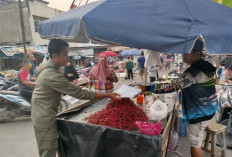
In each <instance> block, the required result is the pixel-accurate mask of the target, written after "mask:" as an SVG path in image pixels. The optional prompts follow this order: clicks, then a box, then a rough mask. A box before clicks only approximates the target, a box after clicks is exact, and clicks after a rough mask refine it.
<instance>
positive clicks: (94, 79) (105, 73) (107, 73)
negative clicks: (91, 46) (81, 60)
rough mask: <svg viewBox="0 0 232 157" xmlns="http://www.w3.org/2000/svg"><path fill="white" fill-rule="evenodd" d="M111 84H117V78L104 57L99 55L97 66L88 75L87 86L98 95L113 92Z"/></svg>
mask: <svg viewBox="0 0 232 157" xmlns="http://www.w3.org/2000/svg"><path fill="white" fill-rule="evenodd" d="M113 82H118V77H117V75H116V74H115V72H114V70H113V68H110V67H109V65H108V62H107V56H106V55H100V56H99V58H98V62H97V65H95V66H94V67H93V68H92V69H91V71H90V73H89V86H90V88H91V89H92V90H94V91H96V92H100V93H109V92H112V91H113V88H114V84H113Z"/></svg>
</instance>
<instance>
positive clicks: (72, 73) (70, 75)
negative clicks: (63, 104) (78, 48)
mask: <svg viewBox="0 0 232 157" xmlns="http://www.w3.org/2000/svg"><path fill="white" fill-rule="evenodd" d="M64 76H65V77H66V79H67V80H68V81H69V82H72V83H73V84H74V85H75V84H77V80H78V79H79V75H78V73H77V71H76V69H75V68H74V67H73V65H72V62H71V61H70V60H69V61H68V62H67V63H66V66H65V68H64Z"/></svg>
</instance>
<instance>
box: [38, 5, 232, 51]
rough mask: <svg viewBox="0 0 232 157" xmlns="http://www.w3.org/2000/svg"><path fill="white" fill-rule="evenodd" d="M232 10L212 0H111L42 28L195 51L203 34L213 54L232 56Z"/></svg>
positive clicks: (46, 34)
mask: <svg viewBox="0 0 232 157" xmlns="http://www.w3.org/2000/svg"><path fill="white" fill-rule="evenodd" d="M231 18H232V9H230V8H228V7H226V6H223V5H220V4H218V3H215V2H213V1H211V0H105V1H98V2H94V3H90V4H87V5H85V6H82V7H78V8H75V9H73V10H70V11H68V12H65V13H63V14H60V15H58V16H56V17H54V18H52V19H50V20H47V21H45V22H42V23H41V24H40V32H39V33H40V35H41V37H43V38H57V37H58V38H63V39H69V40H72V41H76V42H89V39H92V40H93V41H101V42H106V43H113V44H120V45H124V46H128V47H134V48H139V49H140V48H142V49H149V50H154V51H158V52H167V53H183V54H186V53H189V52H190V50H191V49H192V47H193V44H194V42H195V41H196V39H197V38H199V37H200V36H201V37H202V38H203V40H204V41H205V47H206V50H207V51H208V52H210V53H213V54H228V53H232V20H231Z"/></svg>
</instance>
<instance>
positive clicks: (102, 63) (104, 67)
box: [90, 55, 113, 83]
mask: <svg viewBox="0 0 232 157" xmlns="http://www.w3.org/2000/svg"><path fill="white" fill-rule="evenodd" d="M112 71H113V69H112V68H110V67H109V65H108V63H107V56H106V55H100V56H99V57H98V62H97V65H95V66H94V67H93V69H92V70H91V71H90V73H92V75H93V76H94V77H95V78H97V79H98V80H99V81H101V82H103V83H106V79H107V78H109V79H111V77H112V76H111V73H112Z"/></svg>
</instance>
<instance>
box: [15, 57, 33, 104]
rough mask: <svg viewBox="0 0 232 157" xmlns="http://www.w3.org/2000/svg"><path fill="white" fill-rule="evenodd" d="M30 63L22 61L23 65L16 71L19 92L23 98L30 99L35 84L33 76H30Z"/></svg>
mask: <svg viewBox="0 0 232 157" xmlns="http://www.w3.org/2000/svg"><path fill="white" fill-rule="evenodd" d="M31 68H32V65H31V64H30V63H29V62H28V61H24V62H23V67H22V68H21V69H20V70H19V73H18V84H19V92H20V95H22V96H23V97H24V98H26V99H28V100H31V96H32V92H33V90H34V86H35V82H33V81H35V78H34V77H31V76H30V70H31Z"/></svg>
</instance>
